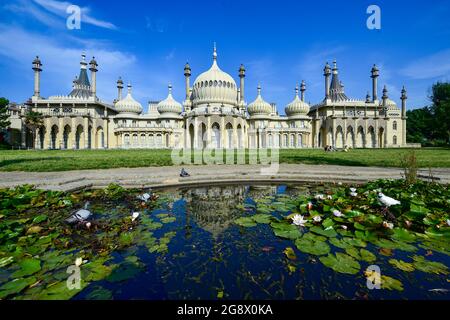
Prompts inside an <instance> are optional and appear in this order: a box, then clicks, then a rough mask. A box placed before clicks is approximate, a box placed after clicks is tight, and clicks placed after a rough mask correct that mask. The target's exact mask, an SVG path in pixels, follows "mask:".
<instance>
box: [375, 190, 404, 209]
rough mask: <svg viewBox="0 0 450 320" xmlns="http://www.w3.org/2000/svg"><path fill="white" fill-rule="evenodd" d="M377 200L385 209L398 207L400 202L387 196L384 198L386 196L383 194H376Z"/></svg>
mask: <svg viewBox="0 0 450 320" xmlns="http://www.w3.org/2000/svg"><path fill="white" fill-rule="evenodd" d="M378 199H379V200H380V202H381V203H382V204H384V205H385V206H386V207H388V208H389V207H390V206H395V205H398V204H400V201H398V200H395V199H393V198H391V197H388V196H386V195H384V194H383V193H381V192H380V193H378Z"/></svg>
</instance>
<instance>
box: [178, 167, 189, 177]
mask: <svg viewBox="0 0 450 320" xmlns="http://www.w3.org/2000/svg"><path fill="white" fill-rule="evenodd" d="M190 176H191V175H190V174H189V173H187V171H186V170H184V168H182V169H181V172H180V177H182V178H185V177H190Z"/></svg>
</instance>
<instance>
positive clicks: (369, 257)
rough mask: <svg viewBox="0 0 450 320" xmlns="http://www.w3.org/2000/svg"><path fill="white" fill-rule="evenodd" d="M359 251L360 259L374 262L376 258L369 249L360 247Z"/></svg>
mask: <svg viewBox="0 0 450 320" xmlns="http://www.w3.org/2000/svg"><path fill="white" fill-rule="evenodd" d="M359 252H360V254H361V260H364V261H366V262H374V261H376V260H377V257H376V256H375V255H374V254H373V253H372V252H370V251H369V250H366V249H361V250H360V251H359Z"/></svg>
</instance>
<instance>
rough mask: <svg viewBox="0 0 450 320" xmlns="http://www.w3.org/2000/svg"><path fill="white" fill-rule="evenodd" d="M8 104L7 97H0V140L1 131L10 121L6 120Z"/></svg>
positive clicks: (7, 117)
mask: <svg viewBox="0 0 450 320" xmlns="http://www.w3.org/2000/svg"><path fill="white" fill-rule="evenodd" d="M8 104H9V100H8V99H6V98H0V142H1V141H3V132H4V131H5V130H6V129H8V127H9V126H10V125H11V122H10V121H9V120H8V119H9V115H8Z"/></svg>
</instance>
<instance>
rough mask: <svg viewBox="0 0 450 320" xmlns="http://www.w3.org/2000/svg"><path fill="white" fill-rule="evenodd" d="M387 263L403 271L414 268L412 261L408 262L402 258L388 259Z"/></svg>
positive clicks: (409, 270)
mask: <svg viewBox="0 0 450 320" xmlns="http://www.w3.org/2000/svg"><path fill="white" fill-rule="evenodd" d="M389 263H390V264H392V265H393V266H394V267H395V268H397V269H400V270H402V271H405V272H412V271H414V270H415V268H414V265H413V264H412V263H408V262H405V261H402V260H397V259H389Z"/></svg>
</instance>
